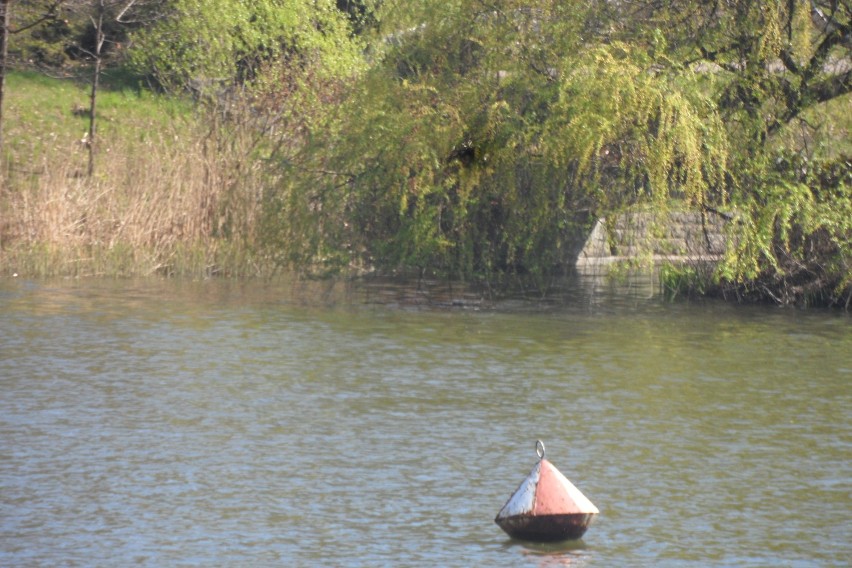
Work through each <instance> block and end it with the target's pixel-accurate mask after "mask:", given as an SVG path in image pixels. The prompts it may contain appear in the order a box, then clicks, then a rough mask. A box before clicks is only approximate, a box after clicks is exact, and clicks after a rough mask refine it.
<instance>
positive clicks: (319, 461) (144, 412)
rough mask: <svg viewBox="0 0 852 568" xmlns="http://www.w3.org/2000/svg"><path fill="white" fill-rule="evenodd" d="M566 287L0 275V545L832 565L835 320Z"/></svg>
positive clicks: (280, 559) (326, 559)
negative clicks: (538, 503) (518, 495)
mask: <svg viewBox="0 0 852 568" xmlns="http://www.w3.org/2000/svg"><path fill="white" fill-rule="evenodd" d="M575 285H576V283H572V284H570V285H568V286H567V287H566V288H565V289H564V290H563V291H562V292H560V293H558V294H555V295H552V296H549V297H546V298H534V297H528V298H525V299H524V298H513V299H505V300H494V299H493V298H486V299H482V300H481V299H480V298H479V297H478V296H477V295H476V294H475V293H472V292H470V291H466V290H463V289H461V288H458V287H456V289H451V288H449V287H448V286H443V285H433V286H431V287H428V286H427V287H421V289H419V290H418V289H417V288H416V287H398V286H392V285H380V284H360V285H353V286H343V285H341V284H336V285H333V284H330V283H319V284H301V285H294V284H286V283H261V282H242V283H238V282H229V281H207V282H185V281H158V280H148V281H118V282H115V281H68V282H27V281H23V280H18V279H16V280H5V281H0V565H2V566H128V565H140V566H198V565H210V566H567V565H570V566H696V567H698V566H840V565H848V563H849V560H850V558H852V318H850V316H849V315H848V314H842V313H834V312H823V311H799V310H792V309H776V308H766V307H761V308H758V307H747V306H730V305H724V304H719V303H712V302H708V303H700V304H686V303H670V302H666V301H664V300H661V299H659V298H658V297H656V296H652V297H650V298H649V297H648V295H649V294H648V293H647V288H646V287H643V286H639V287H636V288H634V289H632V290H629V291H627V292H625V291H624V290H620V291H617V293H615V294H610V293H609V292H607V290H606V289H605V288H606V287H603V288H594V286H591V287H590V286H588V285H587V286H585V287H579V288H577V287H576V286H575ZM539 438H540V439H542V440H544V442H545V443H546V445H547V457H548V459H549V460H550V461H551V462H552V463H553V464H554V465H555V466H556V467H558V468H559V469H560V470H561V471H562V473H564V474H565V475H566V476H567V477H568V478H569V479H571V480H572V481H573V482H574V484H575V485H576V486H577V487H578V488H579V489H580V490H581V491H582V492H583V493H584V494H585V495H586V496H587V497H589V499H591V501H592V502H593V503H594V504H595V505H596V506H597V507H598V508H599V509H600V510H601V514H600V515H599V517H598V518H597V519H596V521H595V523H593V524H592V526H591V528H590V529H589V531H588V532H587V533H586V535H585V537H584V538H583V539H582V540H580V541H576V542H566V543H558V544H551V545H534V544H530V543H524V542H520V541H513V540H510V539H509V538H508V537H507V536H506V535H505V534H504V533H503V532H502V531H501V530H500V529H499V528H498V527H497V525H495V524H494V522H493V519H494V516H495V515H496V513H497V511H498V510H499V509H500V508H501V507H502V506H503V504H504V503H505V501H506V500H507V499H508V497H509V496H510V494H511V493H512V492H513V491H514V490H515V489H516V488H517V486H518V484H519V483H520V482H521V481H522V480H523V478H524V477H525V476H526V475H527V473H529V471H530V469H531V468H532V467H533V465H535V462H536V460H537V457H536V454H535V441H536V439H539Z"/></svg>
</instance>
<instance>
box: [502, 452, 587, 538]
mask: <svg viewBox="0 0 852 568" xmlns="http://www.w3.org/2000/svg"><path fill="white" fill-rule="evenodd" d="M535 451H536V454H537V455H538V458H539V460H538V463H537V464H535V467H533V469H532V471H531V472H530V474H529V475H528V476H527V478H526V479H525V480H524V481H523V482H522V483H521V485H520V487H518V489H517V491H515V492H514V493H513V494H512V496H511V497H509V500H508V501H506V504H505V505H503V508H502V509H500V512H499V513H497V517H496V518H495V519H494V522H495V523H497V524H498V525H499V526H500V528H501V529H503V530H504V531H506V534H508V535H509V536H511V537H512V538H518V539H523V540H535V541H554V540H568V539H577V538H580V537H582V536H583V535H584V534H585V532H586V529H588V528H589V524H591V522H592V519H594V516H595V515H597V514H598V513H599V512H600V511H598V508H597V507H595V506H594V505H593V504H592V502H591V501H589V500H588V499H587V498H586V496H585V495H583V494H582V493H581V492H580V490H579V489H577V488H576V487H574V484H573V483H571V482H570V481H568V479H567V478H566V477H565V476H564V475H562V473H561V472H560V471H559V470H558V469H556V467H554V465H553V464H552V463H550V462H549V461H547V460H546V459H544V443H543V442H542V441H541V440H537V441H536V443H535Z"/></svg>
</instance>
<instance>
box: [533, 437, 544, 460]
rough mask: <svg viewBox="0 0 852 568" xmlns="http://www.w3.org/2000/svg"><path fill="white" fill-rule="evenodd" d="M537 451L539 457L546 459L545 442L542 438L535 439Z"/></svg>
mask: <svg viewBox="0 0 852 568" xmlns="http://www.w3.org/2000/svg"><path fill="white" fill-rule="evenodd" d="M535 453H536V455H537V456H538V459H540V460H543V459H544V442H542V441H541V440H536V441H535Z"/></svg>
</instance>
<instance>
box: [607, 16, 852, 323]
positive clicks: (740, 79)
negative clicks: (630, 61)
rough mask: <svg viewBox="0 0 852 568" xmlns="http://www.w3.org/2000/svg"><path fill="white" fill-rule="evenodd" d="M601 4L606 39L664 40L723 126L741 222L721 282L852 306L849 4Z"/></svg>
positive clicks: (672, 60)
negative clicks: (693, 75)
mask: <svg viewBox="0 0 852 568" xmlns="http://www.w3.org/2000/svg"><path fill="white" fill-rule="evenodd" d="M596 8H597V10H598V18H599V19H602V20H605V21H608V22H610V23H611V25H609V26H602V27H601V28H599V30H605V32H606V33H605V35H607V38H606V39H607V41H612V40H613V39H614V38H617V39H619V40H621V41H625V42H629V43H631V44H632V45H634V46H637V47H645V48H646V49H648V50H650V51H653V50H654V49H655V47H656V46H658V45H659V39H660V38H662V39H663V40H664V41H665V54H666V59H667V61H668V62H667V63H665V67H664V70H665V72H667V73H675V74H679V73H689V72H695V71H697V72H698V73H700V74H701V75H702V76H703V77H704V84H705V86H704V92H705V93H707V95H708V97H709V98H710V100H711V101H712V103H713V104H714V105H715V107H716V109H717V112H718V115H719V116H720V117H721V119H722V120H723V122H724V125H725V130H726V132H727V136H728V140H729V146H730V152H729V162H728V167H727V172H726V174H725V184H724V189H725V191H726V192H727V193H728V195H729V198H730V203H729V205H728V210H729V212H730V213H732V214H734V215H735V216H736V220H737V221H736V222H735V223H732V224H731V229H732V236H731V239H730V243H731V246H730V248H729V251H728V255H727V257H726V261H725V262H724V263H723V264H722V265H721V266H720V271H719V272H718V273H717V275H716V276H717V279H718V284H719V286H718V288H717V289H718V290H719V291H721V292H723V293H727V292H731V293H733V294H736V295H739V296H746V297H755V298H760V299H771V300H774V301H778V302H781V303H787V302H817V303H828V304H832V303H834V304H837V303H841V304H845V305H846V306H847V307H848V306H849V305H850V299H852V244H850V243H852V205H851V204H852V189H850V183H852V165H850V164H852V158H850V154H852V152H850V147H849V144H848V132H845V130H844V128H848V126H846V127H844V126H843V124H844V121H845V116H846V115H847V114H848V113H846V112H845V110H844V109H843V106H844V105H846V104H848V102H849V101H850V96H852V95H850V91H852V63H850V62H852V3H850V2H848V1H846V0H783V1H782V0H774V1H765V0H730V1H727V0H726V1H724V2H723V1H720V0H714V1H711V2H705V1H697V0H673V1H670V2H659V1H658V0H637V1H635V2H629V3H624V2H609V1H607V0H601V1H600V2H597V3H596ZM602 35H603V34H602ZM599 37H600V36H599ZM663 63H664V62H663ZM838 123H839V124H838ZM838 128H839V130H840V132H841V134H840V135H838V134H834V132H836V131H838ZM843 132H845V134H843Z"/></svg>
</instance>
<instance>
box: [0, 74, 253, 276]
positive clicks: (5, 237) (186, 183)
mask: <svg viewBox="0 0 852 568" xmlns="http://www.w3.org/2000/svg"><path fill="white" fill-rule="evenodd" d="M104 83H105V88H104V89H103V90H102V94H101V95H100V97H99V100H98V111H97V117H98V122H97V125H98V138H97V145H96V168H95V173H94V175H93V176H91V177H89V176H87V175H86V166H87V159H88V152H87V147H86V143H85V141H84V135H85V133H86V131H87V130H88V122H89V115H88V95H89V91H88V86H87V85H86V84H85V82H84V81H75V80H73V79H55V78H49V77H46V76H44V75H41V74H37V73H30V72H15V73H11V74H10V75H9V77H8V82H7V99H6V107H5V112H4V120H5V123H4V124H3V129H4V148H3V149H2V164H0V274H2V275H5V276H8V275H12V274H19V275H21V276H28V277H41V276H57V275H72V276H84V275H107V276H130V275H151V274H163V275H184V276H193V277H200V276H206V275H211V274H220V275H236V276H242V275H250V274H257V273H260V272H263V271H264V269H265V267H264V266H263V265H264V263H263V261H262V260H261V259H259V258H258V256H257V254H256V252H255V250H254V246H253V243H254V242H255V235H256V228H257V223H258V218H259V207H260V201H261V192H262V189H263V183H262V180H261V174H260V173H259V172H258V171H257V169H256V168H251V167H247V164H246V158H247V156H248V155H249V154H250V147H249V142H248V141H244V140H242V139H241V138H240V136H238V135H234V134H230V135H229V134H228V133H226V132H224V131H223V130H221V129H216V128H213V127H211V126H210V124H209V121H208V120H205V119H204V117H201V116H199V115H198V114H197V113H196V110H195V109H194V106H193V105H192V103H191V102H190V101H184V100H179V99H175V98H170V97H165V96H159V95H156V94H152V93H151V92H149V91H146V90H144V89H139V88H136V87H135V86H134V85H133V84H132V82H130V81H128V80H127V79H126V78H125V77H122V76H120V75H113V76H110V75H109V74H108V75H107V76H106V77H105V80H104ZM226 150H227V151H226Z"/></svg>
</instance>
